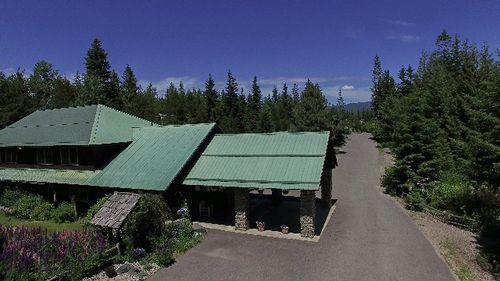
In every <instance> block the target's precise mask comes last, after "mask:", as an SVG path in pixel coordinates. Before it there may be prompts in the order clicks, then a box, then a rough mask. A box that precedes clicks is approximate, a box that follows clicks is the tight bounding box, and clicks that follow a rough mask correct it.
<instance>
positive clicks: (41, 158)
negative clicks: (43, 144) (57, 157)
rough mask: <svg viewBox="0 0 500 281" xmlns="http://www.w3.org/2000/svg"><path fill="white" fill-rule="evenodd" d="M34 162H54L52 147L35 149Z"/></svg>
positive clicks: (46, 163) (42, 163)
mask: <svg viewBox="0 0 500 281" xmlns="http://www.w3.org/2000/svg"><path fill="white" fill-rule="evenodd" d="M36 162H37V163H38V164H40V165H52V164H54V159H53V155H52V148H39V149H38V150H37V151H36Z"/></svg>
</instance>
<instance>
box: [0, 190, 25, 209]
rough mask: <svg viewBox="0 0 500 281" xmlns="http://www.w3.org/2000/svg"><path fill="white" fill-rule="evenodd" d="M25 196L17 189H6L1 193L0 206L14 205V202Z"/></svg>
mask: <svg viewBox="0 0 500 281" xmlns="http://www.w3.org/2000/svg"><path fill="white" fill-rule="evenodd" d="M23 196H25V194H24V193H22V192H19V191H16V190H11V189H5V190H4V191H3V192H2V193H1V194H0V206H4V207H9V208H10V207H12V206H14V204H15V203H16V202H17V200H19V199H20V198H21V197H23Z"/></svg>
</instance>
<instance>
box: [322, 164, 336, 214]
mask: <svg viewBox="0 0 500 281" xmlns="http://www.w3.org/2000/svg"><path fill="white" fill-rule="evenodd" d="M332 184H333V183H332V169H328V168H325V170H324V172H323V176H322V177H321V203H322V204H323V205H324V206H325V207H327V208H330V207H331V206H332Z"/></svg>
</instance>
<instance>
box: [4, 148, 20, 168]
mask: <svg viewBox="0 0 500 281" xmlns="http://www.w3.org/2000/svg"><path fill="white" fill-rule="evenodd" d="M5 163H7V164H15V163H17V150H16V149H15V148H7V149H5Z"/></svg>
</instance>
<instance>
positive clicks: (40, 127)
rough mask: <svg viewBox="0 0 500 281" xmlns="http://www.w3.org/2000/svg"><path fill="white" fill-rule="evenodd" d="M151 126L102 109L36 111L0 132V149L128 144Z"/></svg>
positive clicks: (99, 107) (124, 114) (116, 111)
mask: <svg viewBox="0 0 500 281" xmlns="http://www.w3.org/2000/svg"><path fill="white" fill-rule="evenodd" d="M151 125H152V124H151V122H149V121H146V120H144V119H141V118H138V117H135V116H132V115H129V114H126V113H123V112H121V111H118V110H115V109H112V108H109V107H107V106H104V105H90V106H79V107H68V108H60V109H50V110H39V111H36V112H34V113H32V114H30V115H28V116H26V117H25V118H23V119H21V120H19V121H17V122H15V123H14V124H12V125H10V126H7V127H6V128H4V129H2V130H1V131H0V147H8V146H54V145H98V144H109V143H120V142H130V141H131V140H132V131H133V128H134V127H144V126H151Z"/></svg>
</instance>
